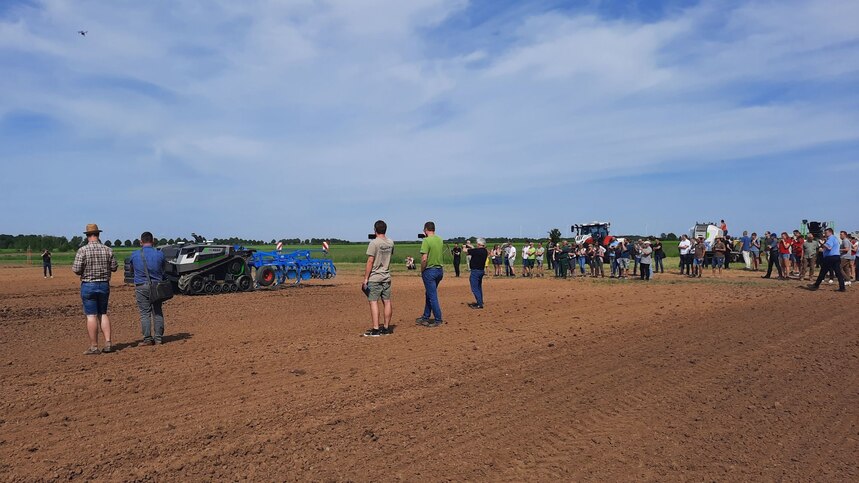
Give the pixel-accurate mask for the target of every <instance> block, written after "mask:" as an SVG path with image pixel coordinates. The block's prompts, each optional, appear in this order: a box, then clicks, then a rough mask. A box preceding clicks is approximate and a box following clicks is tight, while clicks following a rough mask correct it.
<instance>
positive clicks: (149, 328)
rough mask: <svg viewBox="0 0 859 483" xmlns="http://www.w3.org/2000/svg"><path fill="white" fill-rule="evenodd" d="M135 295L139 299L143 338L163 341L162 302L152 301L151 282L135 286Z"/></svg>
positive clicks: (138, 307) (138, 305) (138, 308)
mask: <svg viewBox="0 0 859 483" xmlns="http://www.w3.org/2000/svg"><path fill="white" fill-rule="evenodd" d="M134 295H135V299H136V300H137V310H138V311H139V312H140V332H141V333H143V340H146V341H150V340H153V339H154V340H155V341H156V342H158V341H161V338H162V337H164V312H163V311H162V310H161V304H162V303H161V302H151V301H150V291H149V284H145V285H138V286H137V287H135V290H134ZM153 332H154V333H153Z"/></svg>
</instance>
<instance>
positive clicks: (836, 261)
mask: <svg viewBox="0 0 859 483" xmlns="http://www.w3.org/2000/svg"><path fill="white" fill-rule="evenodd" d="M830 270H831V271H832V272H834V273H835V276H836V277H837V278H838V288H839V289H842V290H844V288H845V287H844V272H842V271H841V257H839V256H838V255H833V256H831V257H823V266H822V267H821V268H820V273H819V274H818V275H817V281H816V282H814V286H815V287H819V286H820V283H821V282H823V279H824V277H826V274H827V272H829V271H830Z"/></svg>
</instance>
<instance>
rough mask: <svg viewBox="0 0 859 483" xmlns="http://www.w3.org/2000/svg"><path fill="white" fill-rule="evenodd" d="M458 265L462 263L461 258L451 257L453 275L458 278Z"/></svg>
mask: <svg viewBox="0 0 859 483" xmlns="http://www.w3.org/2000/svg"><path fill="white" fill-rule="evenodd" d="M460 263H462V258H460V257H453V273H455V274H456V276H457V277H458V276H459V264H460Z"/></svg>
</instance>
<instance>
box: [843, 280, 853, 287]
mask: <svg viewBox="0 0 859 483" xmlns="http://www.w3.org/2000/svg"><path fill="white" fill-rule="evenodd" d="M844 285H846V286H848V287H849V286H851V285H853V282H851V281H850V280H848V281H846V282H844Z"/></svg>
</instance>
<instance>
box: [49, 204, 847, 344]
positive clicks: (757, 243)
mask: <svg viewBox="0 0 859 483" xmlns="http://www.w3.org/2000/svg"><path fill="white" fill-rule="evenodd" d="M722 224H723V228H722V229H723V233H724V231H725V230H726V229H727V227H726V226H725V225H724V221H723V222H722ZM386 232H387V224H386V223H385V222H384V221H383V220H378V221H377V222H376V223H375V224H374V233H375V238H374V239H373V240H372V241H371V242H370V244H369V245H368V247H367V252H366V254H367V263H366V267H365V273H364V280H363V282H362V287H361V288H362V290H363V292H364V293H365V295H366V297H367V300H368V302H369V304H370V316H371V320H372V323H373V326H372V327H371V328H370V329H368V330H367V331H366V332H365V334H364V335H365V336H368V337H378V336H382V335H388V334H391V333H392V326H391V320H392V316H393V304H392V302H391V272H390V263H391V257H392V255H393V252H394V242H393V241H391V240H390V239H388V238H387V236H386ZM100 233H101V230H100V229H99V228H98V225H95V224H90V225H87V227H86V230H85V231H84V234H85V235H86V238H87V243H86V244H85V245H84V246H82V247H81V248H80V249H79V250H78V251H77V253H76V254H75V259H74V263H73V264H72V271H73V272H74V273H75V274H77V275H78V276H80V279H81V289H80V293H81V300H82V302H83V310H84V314H85V316H86V324H87V332H88V334H89V339H90V347H89V349H87V351H86V352H85V353H84V354H87V355H94V354H100V353H110V352H113V351H114V348H113V345H112V342H111V327H110V319H109V318H108V315H107V314H108V302H109V297H110V283H109V282H110V276H111V273H112V272H115V271H116V270H117V268H118V264H117V261H116V258H115V257H114V254H113V251H112V250H111V248H110V247H108V246H105V245H104V244H102V243H101V241H100V238H99V234H100ZM154 240H155V238H154V237H153V235H152V233H150V232H144V233H143V234H141V236H140V243H141V248H140V249H139V250H136V251H135V252H133V253H132V254H131V256H130V259H129V261H128V263H129V266H130V268H131V270H132V271H133V273H134V285H135V300H136V302H137V306H138V311H139V313H140V326H141V332H142V334H143V340H142V341H141V342H139V343H138V344H137V345H138V346H147V345H157V344H160V343H162V341H163V336H164V314H163V310H162V302H161V300H159V299H158V298H157V297H156V296H155V293H154V292H153V289H154V288H155V287H156V286H157V285H158V283H159V282H161V281H162V280H164V273H165V268H166V261H165V258H164V255H163V254H162V253H161V252H160V251H159V250H157V249H156V248H155V247H154ZM677 248H678V251H679V256H680V264H679V269H680V270H679V272H680V274H681V275H686V276H688V277H702V276H703V273H704V271H705V269H706V268H707V267H709V268H710V270H711V271H712V273H713V274H717V273H721V271H722V269H723V268H725V269H728V268H730V262H731V259H732V258H733V256H734V255H735V254H741V255H742V260H743V262H744V263H745V267H744V268H745V270H752V271H757V270H762V267H763V265H764V264H766V265H767V271H766V273H765V274H764V275H763V276H762V277H763V278H771V277H772V275H773V268H775V271H776V272H777V276H778V279H780V280H789V279H794V280H805V281H811V280H812V279H814V280H815V281H814V283H812V284H809V285H807V287H806V288H808V289H809V290H817V289H818V288H819V287H820V285H821V284H822V283H823V282H824V281H827V282H828V283H829V284H831V283H834V280H838V284H839V287H838V288H839V291H842V292H843V291H845V290H846V289H845V287H846V286H848V285H850V284H851V283H852V281H854V280H855V279H856V278H857V276H859V271H857V267H856V263H857V257H856V254H857V251H859V240H857V238H856V236H854V235H853V234H850V233H847V232H846V231H842V232H840V234H839V235H838V236H836V235H835V233H834V231H833V230H832V229H831V228H827V229H826V230H825V231H824V233H823V234H822V235H820V236H818V237H815V236H814V235H812V234H808V235H806V236H804V237H803V236H802V235H801V234H800V232H799V230H795V231H794V232H793V234H792V235H791V234H788V233H787V232H782V233H781V234H780V235H779V234H776V233H775V232H769V231H767V232H765V233H764V236H763V237H760V238H759V237H758V235H757V233H752V234H751V235H749V234H748V233H747V232H743V235H742V236H741V237H737V238H732V237H730V236H728V235H727V234H724V235H722V236H718V237H715V240H714V241H713V242H712V243H711V244H709V245H708V243H707V242H706V241H705V240H704V237H703V236H700V237H697V238H692V237H688V236H686V235H683V236H681V238H680V241H679V243H678V247H677ZM446 251H447V252H449V253H451V254H452V255H453V256H454V261H455V263H454V265H455V269H454V270H455V274H456V276H457V277H458V276H459V275H460V271H459V264H460V263H461V257H462V255H463V254H465V256H466V260H467V263H468V271H469V284H470V287H471V291H472V294H473V295H474V300H475V301H474V302H473V303H470V304H468V306H469V307H470V308H473V309H478V310H479V309H483V308H484V299H483V278H484V276H485V274H486V273H487V271H489V270H490V269H491V270H492V274H493V276H495V277H516V276H517V274H516V272H517V255H518V257H519V260H521V262H520V266H521V271H520V272H519V274H520V276H521V277H535V278H536V277H544V276H545V271H544V265H545V266H546V268H548V270H549V271H550V272H553V273H554V276H555V277H556V278H562V279H566V278H575V277H596V278H605V277H606V276H607V275H606V274H607V271H606V268H605V265H606V264H607V265H608V277H611V278H617V279H626V278H628V277H630V276H632V277H638V278H640V279H641V280H645V281H646V280H650V279H651V276H652V275H653V274H654V273H665V266H664V263H663V260H664V259H665V258H666V257H667V254H666V253H665V249H664V247H663V244H662V242H661V241H660V240H659V239H656V238H643V239H638V240H628V239H626V238H618V239H615V240H613V241H611V242H610V243H609V244H608V245H607V246H603V245H601V244H597V243H587V244H586V243H570V242H568V241H566V240H561V241H559V242H557V243H551V242H550V243H548V244H547V245H546V246H545V247H544V246H543V243H542V242H537V243H536V244H535V243H534V242H532V241H528V242H525V244H524V245H523V246H522V248H521V250H517V248H516V247H515V246H514V245H513V243H509V242H508V243H504V244H497V245H495V246H493V247H492V248H491V249H487V247H486V241H485V240H484V239H483V238H478V239H477V240H476V243H475V244H472V243H471V242H470V241H469V242H466V243H465V244H463V245H461V246H460V245H459V244H456V245H455V246H454V247H453V248H452V249H448V250H445V244H444V241H443V240H442V239H441V237H439V236H438V235H436V233H435V223H433V222H431V221H428V222H426V223H425V224H424V232H423V235H422V243H421V248H420V273H421V279H422V281H423V284H424V289H425V301H424V310H423V313H422V314H421V316H420V317H418V318H417V319H416V323H417V324H418V325H421V326H424V327H439V326H441V325H442V324H443V323H444V319H443V317H442V311H441V304H440V302H439V295H438V287H439V284H440V283H441V281H442V279H443V278H444V263H443V259H444V254H445V252H446ZM708 253H709V254H710V256H709V257H708V256H707V254H708ZM764 259H765V260H766V261H764ZM43 260H44V265H45V266H44V276H45V277H48V276H50V275H51V273H50V271H49V270H50V252H48V251H47V250H46V251H45V253H43ZM407 265H408V268H409V269H410V270H413V269H416V268H417V267H416V266H415V260H414V258H412V257H408V258H407ZM817 268H819V270H818V275H817V278H816V279H815V278H814V274H815V270H816V269H817ZM630 271H631V274H630ZM380 303H381V307H380V306H379V304H380ZM99 329H101V333H102V334H103V336H104V345H103V346H102V347H101V348H100V347H99V344H98V334H99Z"/></svg>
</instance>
